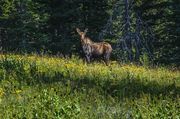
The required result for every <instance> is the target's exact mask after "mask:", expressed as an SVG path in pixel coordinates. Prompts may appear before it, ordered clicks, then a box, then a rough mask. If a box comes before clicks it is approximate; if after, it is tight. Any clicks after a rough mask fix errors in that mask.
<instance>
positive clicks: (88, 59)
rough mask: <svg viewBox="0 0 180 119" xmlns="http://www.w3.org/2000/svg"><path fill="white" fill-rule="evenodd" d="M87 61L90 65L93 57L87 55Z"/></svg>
mask: <svg viewBox="0 0 180 119" xmlns="http://www.w3.org/2000/svg"><path fill="white" fill-rule="evenodd" d="M86 61H87V62H88V63H90V61H91V56H90V55H86Z"/></svg>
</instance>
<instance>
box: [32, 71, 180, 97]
mask: <svg viewBox="0 0 180 119" xmlns="http://www.w3.org/2000/svg"><path fill="white" fill-rule="evenodd" d="M34 79H35V80H34V82H33V83H32V82H31V81H29V83H30V84H37V83H38V84H51V83H57V82H61V83H63V84H64V85H67V83H69V84H70V86H71V87H70V88H71V90H72V93H73V91H74V90H77V91H81V90H82V89H86V90H90V89H95V90H97V92H98V93H100V94H101V95H104V96H108V95H111V96H113V97H117V98H119V99H123V98H135V97H136V98H138V97H140V96H141V95H142V94H147V95H151V96H156V97H159V96H161V97H167V96H168V97H170V98H178V96H179V94H180V87H178V86H177V85H176V83H175V82H174V83H171V84H169V83H159V82H157V81H148V80H140V79H135V78H134V79H120V80H99V79H90V78H88V77H84V78H83V79H76V80H72V79H70V78H64V77H63V75H62V74H61V73H59V72H57V73H55V74H54V75H53V76H52V75H47V74H46V73H38V74H37V75H34ZM172 82H173V81H172Z"/></svg>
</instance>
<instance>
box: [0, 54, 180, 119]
mask: <svg viewBox="0 0 180 119" xmlns="http://www.w3.org/2000/svg"><path fill="white" fill-rule="evenodd" d="M0 79H1V80H0V112H2V113H0V118H28V119H31V118H54V119H56V118H58V119H59V118H63V119H67V118H77V119H79V118H105V119H110V118H119V117H121V118H137V119H138V118H149V119H150V118H157V119H158V118H179V112H180V110H179V105H180V104H179V90H180V89H179V88H180V72H179V71H170V70H169V69H166V68H163V67H160V68H148V67H142V66H136V65H133V64H130V65H123V64H117V63H116V62H111V65H110V66H105V65H104V64H102V63H92V64H85V63H83V61H82V60H80V59H78V58H77V57H75V56H74V57H72V58H57V57H54V58H53V57H47V56H43V57H38V56H35V55H32V56H20V55H5V56H4V55H1V58H0Z"/></svg>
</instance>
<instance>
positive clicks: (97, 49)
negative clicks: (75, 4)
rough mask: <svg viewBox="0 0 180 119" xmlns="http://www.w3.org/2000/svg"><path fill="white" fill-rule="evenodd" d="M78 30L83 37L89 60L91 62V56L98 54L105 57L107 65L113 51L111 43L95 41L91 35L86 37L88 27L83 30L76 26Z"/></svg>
mask: <svg viewBox="0 0 180 119" xmlns="http://www.w3.org/2000/svg"><path fill="white" fill-rule="evenodd" d="M76 31H77V32H78V34H79V35H80V37H81V38H80V39H81V45H82V48H83V52H84V54H85V56H86V60H87V62H88V63H89V62H90V61H91V58H92V57H94V56H96V57H103V59H104V61H105V63H106V65H108V62H109V58H110V55H111V52H112V47H111V45H110V44H109V43H107V42H99V43H97V42H93V41H92V40H91V39H90V38H89V37H86V33H87V29H86V30H85V31H84V32H82V31H80V29H79V28H76Z"/></svg>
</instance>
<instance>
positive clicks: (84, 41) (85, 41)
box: [81, 37, 93, 44]
mask: <svg viewBox="0 0 180 119" xmlns="http://www.w3.org/2000/svg"><path fill="white" fill-rule="evenodd" d="M81 40H82V41H83V42H82V44H92V43H93V42H92V40H91V39H90V38H89V37H81Z"/></svg>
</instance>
